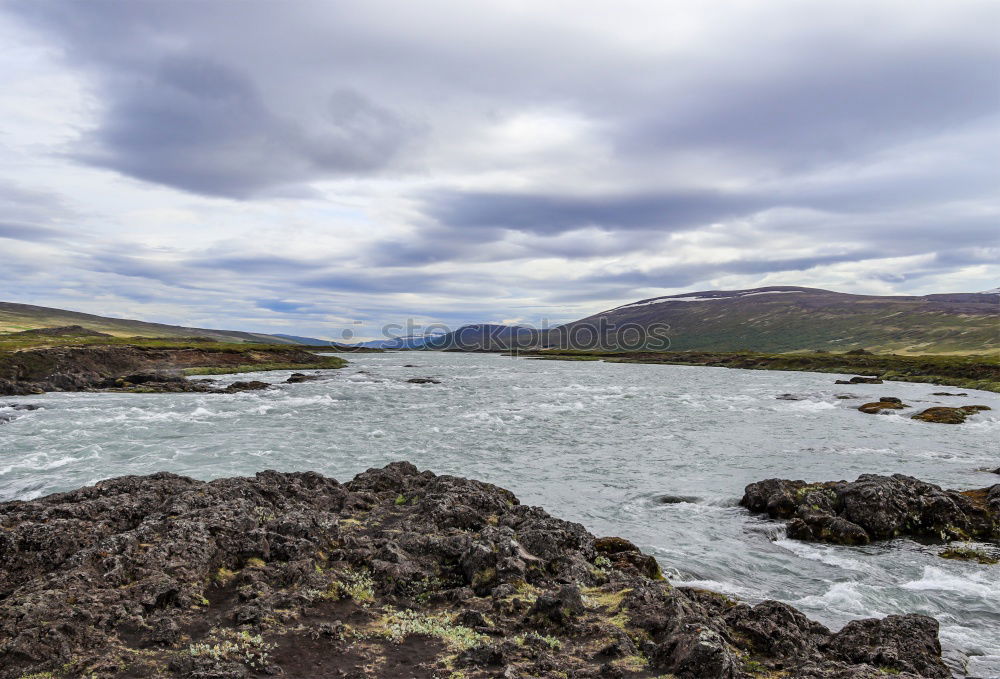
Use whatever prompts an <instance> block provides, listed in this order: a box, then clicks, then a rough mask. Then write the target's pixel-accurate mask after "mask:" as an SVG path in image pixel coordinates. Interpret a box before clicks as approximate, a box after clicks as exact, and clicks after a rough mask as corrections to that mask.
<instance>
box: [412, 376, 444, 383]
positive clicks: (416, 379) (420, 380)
mask: <svg viewBox="0 0 1000 679" xmlns="http://www.w3.org/2000/svg"><path fill="white" fill-rule="evenodd" d="M406 381H407V382H409V383H410V384H441V380H438V379H434V378H433V377H411V378H410V379H408V380H406Z"/></svg>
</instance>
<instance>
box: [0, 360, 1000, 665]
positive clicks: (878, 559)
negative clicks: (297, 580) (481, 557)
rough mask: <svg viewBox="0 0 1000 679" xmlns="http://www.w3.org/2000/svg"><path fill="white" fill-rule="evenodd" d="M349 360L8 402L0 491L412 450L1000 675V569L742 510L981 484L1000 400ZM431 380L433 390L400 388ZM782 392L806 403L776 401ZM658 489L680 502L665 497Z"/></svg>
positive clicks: (813, 381) (811, 382)
mask: <svg viewBox="0 0 1000 679" xmlns="http://www.w3.org/2000/svg"><path fill="white" fill-rule="evenodd" d="M348 358H349V360H350V365H349V366H348V367H346V368H344V369H342V370H339V371H326V374H327V375H328V376H329V377H330V379H326V380H323V381H316V382H306V383H302V384H291V385H285V384H282V385H281V386H280V387H279V388H275V389H271V390H268V391H264V392H245V393H239V394H90V393H52V394H44V395H39V396H30V397H10V398H7V399H4V400H3V401H4V402H7V401H9V402H18V403H34V404H37V405H41V406H43V407H42V408H41V409H39V410H35V411H26V412H23V413H18V414H19V415H22V416H21V417H19V418H18V419H15V420H13V421H12V422H10V423H8V424H2V425H0V500H11V499H28V498H33V497H37V496H40V495H44V494H47V493H52V492H57V491H63V490H69V489H72V488H76V487H79V486H82V485H86V484H91V483H94V482H96V481H98V480H100V479H104V478H108V477H112V476H119V475H123V474H148V473H151V472H155V471H161V470H165V471H171V472H175V473H179V474H186V475H189V476H193V477H196V478H199V479H211V478H218V477H223V476H233V475H248V474H253V473H254V472H256V471H260V470H263V469H277V470H282V471H291V470H316V471H319V472H322V473H324V474H328V475H330V476H334V477H336V478H338V479H340V480H348V479H349V478H350V477H352V476H353V475H354V474H356V473H358V472H360V471H363V470H365V469H367V468H369V467H374V466H381V465H384V464H386V463H388V462H391V461H394V460H410V461H411V462H413V463H414V464H416V465H417V466H418V467H420V468H422V469H431V470H433V471H435V472H437V473H450V474H457V475H461V476H468V477H473V478H477V479H481V480H484V481H489V482H492V483H496V484H498V485H501V486H503V487H505V488H509V489H510V490H512V491H514V492H515V493H516V494H517V495H518V497H519V498H520V499H521V501H522V502H525V503H529V504H536V505H540V506H542V507H544V508H545V509H547V510H548V511H549V512H550V513H552V514H553V515H555V516H559V517H561V518H565V519H570V520H574V521H579V522H580V523H582V524H584V525H585V526H586V527H587V528H588V529H589V530H591V531H592V532H594V533H596V534H598V535H620V536H623V537H626V538H628V539H630V540H632V541H633V542H635V543H636V544H638V545H640V546H641V547H642V548H643V549H644V550H645V551H648V552H649V553H651V554H653V555H655V556H656V557H657V558H658V559H659V561H660V563H661V565H662V567H663V569H664V571H665V573H666V574H667V575H668V576H669V577H670V579H671V580H672V581H674V582H675V583H684V584H689V585H695V586H699V587H705V588H709V589H714V590H717V591H722V592H725V593H729V594H733V595H736V596H738V597H740V598H743V599H745V600H748V601H757V600H761V599H764V598H773V599H778V600H781V601H785V602H787V603H790V604H792V605H794V606H796V607H797V608H799V609H801V610H802V611H803V612H805V613H806V614H807V615H809V616H810V617H813V618H815V619H817V620H820V621H821V622H823V623H825V624H827V625H829V626H831V627H833V628H838V627H840V626H841V625H843V624H844V623H845V622H847V621H848V620H851V619H854V618H860V617H870V616H884V615H888V614H891V613H904V612H919V613H925V614H928V615H932V616H934V617H936V618H937V619H938V620H939V621H940V623H941V639H942V644H943V646H944V648H945V656H946V660H947V662H948V663H949V664H950V665H951V666H952V668H953V669H954V670H955V671H956V673H957V674H959V675H962V674H965V673H966V672H967V673H968V674H970V675H972V676H978V677H1000V577H997V576H998V573H1000V570H998V569H1000V566H981V565H977V564H971V563H964V562H956V561H948V560H945V559H941V558H940V557H938V556H936V554H935V550H936V549H937V548H936V547H934V546H927V545H921V544H917V543H915V542H912V541H910V540H895V541H892V542H888V543H881V544H876V545H873V546H869V547H859V548H851V547H838V546H824V545H813V544H804V543H799V542H794V541H791V540H787V539H784V536H783V531H782V528H781V525H780V524H778V523H775V522H771V521H767V520H763V519H760V518H757V517H752V516H750V515H749V514H748V513H747V512H746V511H744V510H743V509H741V508H739V507H738V506H737V504H736V503H737V501H738V500H739V498H740V496H741V495H742V492H743V487H744V486H745V485H746V484H747V483H750V482H752V481H757V480H761V479H766V478H771V477H780V478H792V479H805V480H809V481H825V480H836V479H848V480H853V479H854V478H856V477H857V476H858V475H859V474H862V473H882V474H890V473H903V474H909V475H912V476H916V477H917V478H920V479H922V480H925V481H930V482H933V483H937V484H941V485H943V486H945V487H949V488H957V489H967V488H976V487H983V486H986V485H989V484H991V483H995V482H997V481H998V477H996V476H994V475H991V474H987V473H983V472H981V471H976V470H977V468H981V467H985V466H992V467H997V466H1000V460H998V456H997V452H996V449H997V440H998V438H1000V395H998V394H993V393H988V392H975V391H969V392H968V393H969V396H968V397H967V398H953V397H936V396H932V395H931V393H932V392H934V391H941V390H942V388H941V387H934V386H932V385H925V384H909V383H902V382H892V383H886V384H882V385H864V384H862V385H850V386H848V385H834V383H833V382H834V380H835V379H836V378H837V377H843V376H837V375H829V374H819V373H803V372H771V371H750V370H728V369H723V368H703V367H685V366H655V365H631V364H610V363H603V362H562V361H539V360H532V359H524V358H518V359H512V358H509V357H502V356H497V355H489V354H454V353H432V352H408V353H404V352H401V353H384V354H358V355H351V356H349V357H348ZM409 364H412V365H413V366H415V367H409ZM288 374H289V373H288V372H272V373H260V374H251V375H241V376H238V377H236V376H231V377H222V378H221V379H222V380H223V381H224V382H225V381H233V380H235V379H263V380H265V381H271V382H278V381H282V380H284V379H285V377H287V375H288ZM427 376H430V377H435V378H437V379H439V380H440V381H441V384H425V385H415V384H409V383H407V382H406V380H407V379H408V378H411V377H427ZM944 390H947V391H956V389H944ZM957 391H967V390H964V389H959V390H957ZM784 393H792V394H796V395H798V396H800V397H801V398H802V400H779V399H776V398H775V397H776V396H778V395H780V394H784ZM837 394H852V395H855V396H856V397H857V398H854V399H847V400H842V399H837V398H836V395H837ZM875 396H897V397H900V398H902V399H903V401H904V402H906V403H908V404H911V405H913V406H923V407H927V406H929V405H933V404H936V403H945V404H955V405H958V404H972V403H981V404H985V405H989V406H992V407H993V408H994V410H993V411H992V412H987V413H982V414H979V415H976V416H974V417H972V418H970V419H969V421H968V422H966V423H965V424H963V425H957V426H956V425H940V424H927V423H921V422H917V421H914V420H911V419H909V418H908V417H906V416H905V415H906V414H907V413H904V414H903V415H900V414H889V415H878V416H872V415H864V414H862V413H859V412H858V411H857V410H856V409H855V408H856V407H857V405H859V404H860V403H863V402H865V401H867V400H876V399H873V398H872V397H875ZM665 494H669V495H675V496H683V497H684V498H687V499H688V501H685V502H675V503H672V504H663V503H661V502H660V501H659V499H660V498H661V497H662V496H663V495H665Z"/></svg>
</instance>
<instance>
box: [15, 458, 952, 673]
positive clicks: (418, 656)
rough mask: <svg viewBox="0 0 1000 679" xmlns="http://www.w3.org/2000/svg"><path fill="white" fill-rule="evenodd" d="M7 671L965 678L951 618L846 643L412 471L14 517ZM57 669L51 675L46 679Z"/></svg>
mask: <svg viewBox="0 0 1000 679" xmlns="http://www.w3.org/2000/svg"><path fill="white" fill-rule="evenodd" d="M0 566H2V568H0V678H2V679H18V678H21V677H24V676H39V677H41V676H44V677H83V676H86V677H90V676H96V677H120V678H126V677H130V678H133V677H162V676H177V677H197V678H201V679H209V678H212V679H227V678H234V679H235V678H243V677H264V676H285V677H309V678H310V679H315V678H317V677H399V678H403V677H407V678H409V677H428V678H429V677H442V678H448V679H473V678H478V677H506V678H512V677H562V678H573V677H576V678H584V677H592V678H597V677H601V678H604V677H662V676H673V677H678V678H696V677H697V678H705V679H708V678H712V679H720V678H721V679H735V678H741V679H742V678H745V679H749V678H751V677H779V676H780V677H798V678H801V679H805V678H813V679H819V678H827V679H831V678H841V679H847V678H849V677H850V678H870V679H874V678H875V677H883V676H885V675H886V674H892V675H895V676H898V677H905V678H909V679H912V678H914V677H948V676H950V674H949V672H948V670H947V669H946V668H945V666H944V665H943V664H942V662H941V659H940V646H939V643H938V638H937V630H938V625H937V622H936V621H935V620H933V619H932V618H929V617H925V616H921V615H905V616H889V617H887V618H885V619H883V620H875V619H870V620H859V621H855V622H852V623H850V624H848V625H847V626H846V627H844V628H843V629H842V630H840V631H839V632H836V633H833V632H831V631H830V630H828V629H827V628H825V627H823V626H822V625H820V624H818V623H816V622H812V621H810V620H808V619H807V618H806V617H805V616H803V615H802V614H801V613H799V612H798V611H796V610H795V609H793V608H791V607H789V606H787V605H785V604H782V603H778V602H775V601H765V602H763V603H760V604H757V605H756V606H750V605H748V604H744V603H740V602H737V601H734V600H732V599H729V598H727V597H725V596H722V595H719V594H715V593H712V592H708V591H704V590H698V589H688V588H681V587H674V586H671V585H670V584H669V583H668V582H666V581H665V580H664V579H663V578H662V577H661V576H660V574H659V569H658V568H657V566H656V562H655V560H653V559H652V557H650V556H646V555H644V554H642V553H641V552H640V551H639V550H638V549H636V548H635V547H634V546H633V545H632V544H631V543H629V542H628V541H626V540H623V539H621V538H597V537H595V536H594V535H592V534H590V533H588V532H587V531H586V529H584V528H583V527H582V526H581V525H579V524H576V523H570V522H567V521H562V520H560V519H556V518H553V517H551V516H549V515H548V514H547V513H545V512H544V511H543V510H541V509H538V508H535V507H527V506H524V505H521V504H519V503H518V500H517V498H515V497H514V495H513V494H511V493H510V492H509V491H506V490H504V489H502V488H498V487H496V486H492V485H489V484H486V483H481V482H478V481H472V480H468V479H462V478H456V477H452V476H435V475H434V474H432V473H431V472H419V471H418V470H417V469H416V468H415V467H414V466H413V465H411V464H409V463H405V462H400V463H395V464H392V465H389V466H387V467H385V468H384V469H375V470H369V471H367V472H365V473H363V474H360V475H359V476H357V477H356V478H355V479H354V480H352V481H350V482H348V483H344V484H341V483H338V482H337V481H335V480H333V479H330V478H326V477H323V476H321V475H319V474H315V473H289V474H283V473H277V472H262V473H260V474H257V475H256V477H254V478H232V479H221V480H218V481H214V482H211V483H204V482H200V481H195V480H192V479H189V478H185V477H181V476H175V475H172V474H166V473H160V474H154V475H152V476H145V477H124V478H119V479H112V480H109V481H104V482H102V483H99V484H97V485H96V486H92V487H88V488H83V489H80V490H77V491H74V492H71V493H64V494H58V495H52V496H49V497H46V498H42V499H39V500H33V501H28V502H8V503H4V504H0ZM46 673H48V674H46Z"/></svg>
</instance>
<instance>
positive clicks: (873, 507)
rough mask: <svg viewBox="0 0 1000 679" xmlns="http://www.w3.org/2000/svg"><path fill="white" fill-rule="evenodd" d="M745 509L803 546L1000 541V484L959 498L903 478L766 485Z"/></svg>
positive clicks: (754, 488) (757, 486)
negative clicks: (777, 522) (780, 525)
mask: <svg viewBox="0 0 1000 679" xmlns="http://www.w3.org/2000/svg"><path fill="white" fill-rule="evenodd" d="M740 504H741V505H742V506H744V507H746V508H747V509H749V510H750V511H752V512H758V513H764V514H767V515H768V516H770V517H771V518H772V519H787V520H789V523H788V536H789V537H791V538H794V539H798V540H809V541H815V542H832V543H836V544H846V545H864V544H868V543H869V542H871V541H872V540H886V539H889V538H894V537H899V536H904V535H905V536H910V537H917V538H927V539H937V540H956V539H969V538H978V539H981V540H996V539H998V538H1000V484H997V485H995V486H992V487H991V488H984V489H980V490H969V491H961V492H960V491H955V490H943V489H942V488H940V487H939V486H935V485H934V484H931V483H924V482H923V481H918V480H917V479H915V478H912V477H909V476H903V475H902V474H894V475H893V476H878V475H875V474H863V475H862V476H860V477H858V480H857V481H852V482H847V481H830V482H826V483H806V482H805V481H788V480H784V479H768V480H766V481H759V482H757V483H751V484H750V485H749V486H747V487H746V491H745V493H744V495H743V499H742V500H740Z"/></svg>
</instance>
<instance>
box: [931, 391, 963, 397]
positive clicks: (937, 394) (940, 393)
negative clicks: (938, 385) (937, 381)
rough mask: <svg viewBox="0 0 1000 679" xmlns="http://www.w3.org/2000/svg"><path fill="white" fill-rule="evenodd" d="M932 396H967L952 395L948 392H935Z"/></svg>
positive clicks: (961, 394)
mask: <svg viewBox="0 0 1000 679" xmlns="http://www.w3.org/2000/svg"><path fill="white" fill-rule="evenodd" d="M931 395H932V396H968V394H966V393H964V392H963V393H960V394H953V393H951V392H950V391H935V392H934V393H933V394H931Z"/></svg>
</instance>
